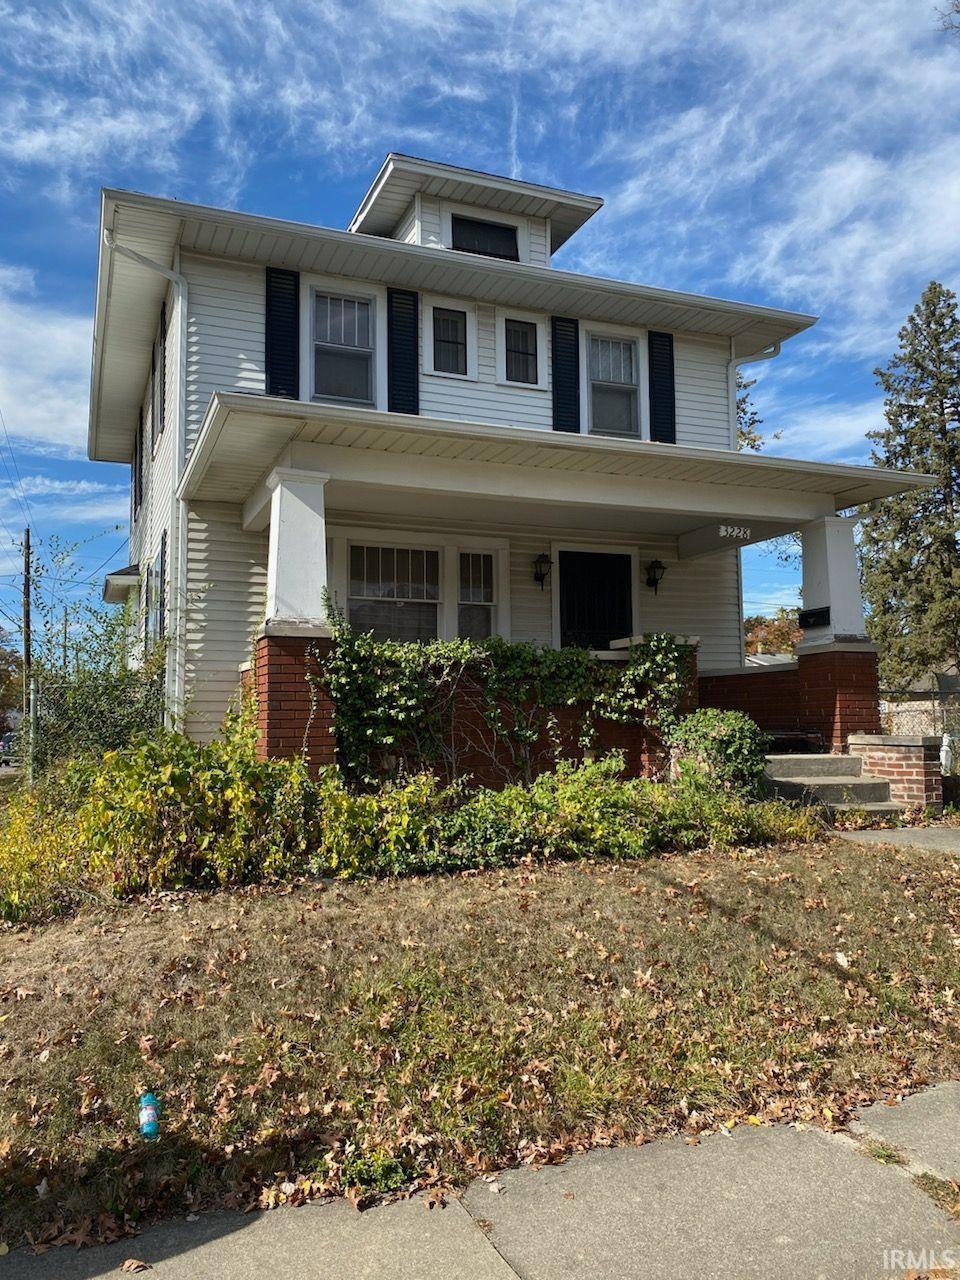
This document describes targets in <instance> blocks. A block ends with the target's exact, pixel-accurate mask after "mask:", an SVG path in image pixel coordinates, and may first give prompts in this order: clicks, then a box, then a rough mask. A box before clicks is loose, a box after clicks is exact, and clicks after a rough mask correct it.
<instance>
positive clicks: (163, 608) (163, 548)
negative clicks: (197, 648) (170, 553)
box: [157, 529, 167, 640]
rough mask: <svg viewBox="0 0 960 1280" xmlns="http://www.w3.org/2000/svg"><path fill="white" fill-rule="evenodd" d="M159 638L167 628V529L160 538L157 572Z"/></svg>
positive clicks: (161, 637) (160, 638)
mask: <svg viewBox="0 0 960 1280" xmlns="http://www.w3.org/2000/svg"><path fill="white" fill-rule="evenodd" d="M157 579H158V581H157V638H158V639H159V640H162V639H163V637H164V635H165V634H166V629H167V531H166V529H164V531H163V534H162V536H161V538H160V569H159V572H158V574H157Z"/></svg>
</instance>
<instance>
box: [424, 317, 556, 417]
mask: <svg viewBox="0 0 960 1280" xmlns="http://www.w3.org/2000/svg"><path fill="white" fill-rule="evenodd" d="M428 305H429V304H428ZM450 305H451V306H452V307H455V306H457V305H458V302H457V300H456V299H451V300H450ZM460 305H462V306H465V307H469V306H472V305H473V304H472V303H470V302H467V301H461V302H460ZM496 317H497V313H496V311H495V309H494V308H493V307H488V306H482V305H481V306H478V307H477V378H476V380H470V379H466V378H448V377H443V376H442V375H439V376H438V375H436V374H430V373H424V371H423V368H424V361H423V333H424V328H425V326H424V325H423V324H421V326H420V412H421V413H423V414H428V415H429V414H433V415H436V416H437V417H442V418H458V419H460V420H462V421H465V422H493V423H497V424H499V425H501V426H514V427H540V428H542V429H544V430H547V431H549V430H551V429H552V425H553V401H552V398H551V393H550V392H549V391H548V390H542V389H540V388H539V387H524V386H520V385H518V384H516V383H510V384H503V383H498V382H497V348H496V323H497V318H496ZM540 358H541V359H544V360H546V362H547V383H548V385H549V382H550V358H551V354H550V336H549V326H547V350H546V351H545V352H543V353H542V354H540Z"/></svg>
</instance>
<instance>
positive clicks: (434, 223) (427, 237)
mask: <svg viewBox="0 0 960 1280" xmlns="http://www.w3.org/2000/svg"><path fill="white" fill-rule="evenodd" d="M420 243H421V244H426V245H429V246H430V247H431V248H432V249H442V248H443V225H442V222H441V219H440V201H439V200H438V199H437V197H436V196H421V197H420Z"/></svg>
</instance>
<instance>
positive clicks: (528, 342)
mask: <svg viewBox="0 0 960 1280" xmlns="http://www.w3.org/2000/svg"><path fill="white" fill-rule="evenodd" d="M505 330H506V354H507V361H506V373H507V381H508V382H532V383H534V384H536V381H537V326H536V325H535V324H533V323H531V321H529V320H507V321H506V324H505Z"/></svg>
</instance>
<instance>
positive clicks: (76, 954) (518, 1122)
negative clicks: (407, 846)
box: [0, 841, 960, 1244]
mask: <svg viewBox="0 0 960 1280" xmlns="http://www.w3.org/2000/svg"><path fill="white" fill-rule="evenodd" d="M958 890H960V863H958V862H957V861H956V860H950V859H945V858H944V856H943V854H931V853H927V852H925V851H922V850H916V849H902V850H892V849H883V850H878V849H877V848H876V847H873V846H870V847H859V846H855V845H851V844H848V843H846V842H844V841H835V842H829V843H825V844H821V845H815V846H805V847H801V848H778V849H773V850H766V851H762V852H759V853H751V854H743V855H733V856H731V855H721V854H701V855H688V856H685V857H682V858H680V857H676V858H665V859H663V860H660V861H655V862H647V863H642V864H630V865H627V864H620V865H615V864H610V863H603V864H601V863H576V864H567V865H562V866H545V867H539V868H536V869H524V868H515V869H511V870H507V871H497V872H489V873H484V874H479V875H461V876H457V877H450V878H447V877H441V876H437V877H433V878H421V879H408V880H396V881H387V882H380V883H375V884H368V885H350V884H336V885H333V886H329V887H324V886H321V885H318V884H301V885H298V886H295V887H291V888H276V887H273V888H268V889H266V888H258V889H250V890H242V891H234V892H222V893H218V894H210V895H199V894H194V895H188V894H183V895H166V896H162V897H159V898H157V899H154V900H152V901H145V902H140V903H132V904H128V905H116V906H110V907H99V908H96V909H91V910H89V911H87V912H85V913H84V914H81V915H80V916H77V917H76V918H74V919H72V920H69V921H60V922H56V923H53V924H50V925H48V926H45V927H43V928H40V927H38V928H35V929H32V930H28V929H21V930H19V931H17V930H12V929H10V930H7V931H6V932H5V933H2V934H0V1084H2V1088H0V1201H2V1202H3V1204H4V1214H3V1221H4V1225H3V1230H2V1231H0V1238H3V1239H6V1240H8V1241H9V1242H10V1243H13V1242H14V1241H15V1240H17V1239H20V1238H22V1236H23V1235H24V1234H28V1235H29V1236H30V1237H31V1238H32V1239H33V1240H34V1241H35V1242H38V1243H41V1244H43V1243H52V1242H57V1243H66V1242H72V1243H76V1242H86V1241H92V1240H95V1239H104V1238H111V1237H112V1236H115V1235H118V1234H123V1233H125V1232H128V1231H131V1230H133V1229H135V1226H136V1223H137V1222H138V1221H140V1220H141V1219H142V1218H144V1217H147V1216H151V1215H154V1214H158V1213H163V1212H172V1211H178V1212H182V1211H190V1210H195V1209H198V1208H201V1207H205V1206H210V1205H214V1204H224V1203H225V1204H228V1205H236V1206H238V1207H244V1206H247V1205H254V1204H260V1205H267V1206H269V1205H272V1204H277V1203H282V1202H285V1201H292V1202H294V1203H296V1202H298V1200H302V1199H305V1198H310V1197H313V1196H317V1195H327V1194H339V1193H343V1192H344V1191H347V1192H348V1194H350V1195H351V1198H353V1199H354V1200H356V1201H362V1199H363V1197H365V1196H367V1195H370V1194H373V1193H375V1192H377V1191H379V1190H384V1191H389V1190H392V1189H394V1188H395V1187H396V1186H397V1185H399V1183H400V1182H401V1181H405V1182H406V1183H407V1185H419V1186H432V1187H441V1186H443V1185H447V1184H449V1183H455V1182H457V1181H459V1180H464V1179H466V1178H467V1177H469V1176H471V1175H473V1174H475V1173H477V1172H478V1171H485V1170H489V1169H491V1168H494V1167H497V1166H502V1165H509V1164H513V1163H516V1162H521V1161H527V1162H545V1161H552V1160H556V1159H560V1158H562V1157H563V1156H564V1155H565V1154H567V1153H568V1152H570V1151H571V1150H575V1149H579V1148H582V1147H586V1146H589V1145H591V1144H612V1143H617V1142H630V1141H637V1140H643V1139H645V1138H650V1137H656V1136H661V1135H664V1134H670V1133H685V1134H687V1135H690V1136H692V1137H695V1136H696V1135H698V1134H702V1133H704V1132H707V1131H710V1130H714V1129H716V1128H718V1127H719V1126H720V1125H722V1124H729V1123H733V1122H737V1121H740V1120H744V1119H749V1118H753V1119H754V1120H755V1121H791V1120H802V1121H805V1122H812V1123H818V1124H822V1125H826V1126H827V1127H836V1126H838V1125H841V1124H842V1123H843V1122H844V1121H845V1120H846V1118H847V1117H848V1116H849V1114H850V1112H851V1109H852V1108H854V1107H856V1106H858V1105H860V1104H863V1103H865V1102H872V1101H875V1100H876V1099H878V1098H880V1097H883V1096H885V1095H887V1094H888V1093H890V1092H892V1091H903V1090H910V1089H913V1088H915V1087H918V1086H920V1085H923V1084H926V1083H928V1082H930V1081H932V1080H936V1079H941V1078H944V1077H948V1076H951V1075H955V1074H956V1073H957V1071H958V1068H960V1051H958V1038H957V1033H958V1020H957V1003H956V1000H955V996H954V991H955V990H956V987H957V962H958V954H960V952H958V943H960V892H958ZM141 1087H149V1088H153V1089H154V1090H155V1091H156V1092H157V1093H158V1094H160V1095H161V1097H162V1100H163V1104H164V1114H163V1117H162V1137H161V1140H160V1141H159V1142H158V1143H154V1144H147V1143H144V1142H142V1141H141V1139H140V1138H139V1136H138V1134H137V1131H136V1120H137V1117H136V1097H137V1093H138V1091H139V1090H140V1089H141Z"/></svg>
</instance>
